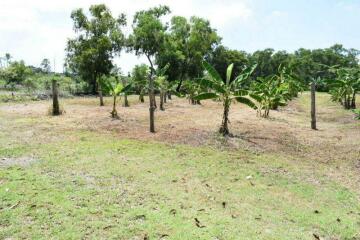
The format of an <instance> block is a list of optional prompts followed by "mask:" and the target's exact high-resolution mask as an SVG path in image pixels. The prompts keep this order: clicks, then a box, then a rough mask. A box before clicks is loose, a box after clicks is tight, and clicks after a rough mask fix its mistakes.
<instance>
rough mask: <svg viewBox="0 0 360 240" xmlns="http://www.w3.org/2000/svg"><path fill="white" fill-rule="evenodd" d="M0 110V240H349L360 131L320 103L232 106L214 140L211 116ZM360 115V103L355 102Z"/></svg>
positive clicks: (74, 107)
mask: <svg viewBox="0 0 360 240" xmlns="http://www.w3.org/2000/svg"><path fill="white" fill-rule="evenodd" d="M107 100H108V101H107V103H108V104H107V105H108V106H106V107H98V106H97V105H98V99H96V98H74V99H67V100H64V101H63V106H64V109H65V111H66V114H64V115H62V116H60V117H51V116H48V115H47V112H48V108H49V106H50V103H49V102H47V101H39V102H26V103H16V104H15V103H6V104H5V103H3V104H1V105H0V199H1V201H0V238H4V239H6V238H9V239H17V238H33V239H49V238H60V239H69V238H70V239H71V238H73V239H78V238H84V239H94V238H97V239H109V238H110V239H111V238H113V239H179V240H180V239H316V237H320V238H321V239H360V121H356V120H355V119H354V118H353V114H352V113H351V112H349V111H345V110H343V109H341V107H340V106H338V105H337V104H334V103H332V102H330V99H329V96H328V95H327V94H318V99H317V100H318V121H319V123H318V126H319V131H311V130H310V127H309V125H310V124H309V101H308V100H309V95H308V94H307V93H304V94H302V95H301V96H300V97H299V98H298V99H296V100H295V101H293V102H291V103H290V105H289V106H287V107H286V108H283V109H281V110H280V111H274V112H271V113H270V114H271V118H270V119H260V118H258V117H256V113H255V112H254V111H253V110H250V109H248V108H246V107H243V106H242V105H240V104H235V105H233V107H232V109H231V113H230V121H231V125H230V129H231V131H232V133H233V134H234V135H235V137H233V138H223V137H221V136H219V135H218V134H216V131H217V128H218V125H219V124H220V122H221V113H222V106H221V103H217V102H213V101H206V102H204V103H203V104H202V105H201V106H192V105H189V104H188V102H187V101H186V100H184V99H174V100H172V101H169V102H168V103H167V105H166V108H167V109H166V111H165V112H160V111H157V114H156V127H157V133H156V134H155V135H154V134H150V133H148V104H146V103H145V104H141V103H138V101H137V98H136V97H135V96H134V97H132V98H131V101H130V103H131V107H130V108H123V107H121V106H119V107H118V112H119V115H120V118H121V119H120V120H112V119H111V118H110V117H109V116H110V114H109V112H110V111H111V106H110V99H107ZM359 104H360V103H359Z"/></svg>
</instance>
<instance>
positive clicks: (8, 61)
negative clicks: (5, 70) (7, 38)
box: [4, 53, 12, 67]
mask: <svg viewBox="0 0 360 240" xmlns="http://www.w3.org/2000/svg"><path fill="white" fill-rule="evenodd" d="M4 59H5V62H6V67H9V66H10V64H11V59H12V56H11V55H10V53H6V54H5V57H4Z"/></svg>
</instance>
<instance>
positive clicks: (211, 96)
mask: <svg viewBox="0 0 360 240" xmlns="http://www.w3.org/2000/svg"><path fill="white" fill-rule="evenodd" d="M216 98H220V96H219V95H218V94H216V93H202V94H199V95H197V96H195V97H194V100H198V101H201V100H207V99H216Z"/></svg>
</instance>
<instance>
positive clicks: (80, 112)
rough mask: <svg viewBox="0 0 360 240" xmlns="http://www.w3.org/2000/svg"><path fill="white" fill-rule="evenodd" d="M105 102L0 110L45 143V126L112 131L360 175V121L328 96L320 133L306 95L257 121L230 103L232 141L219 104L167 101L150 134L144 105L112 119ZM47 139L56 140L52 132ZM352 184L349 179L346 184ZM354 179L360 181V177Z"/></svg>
mask: <svg viewBox="0 0 360 240" xmlns="http://www.w3.org/2000/svg"><path fill="white" fill-rule="evenodd" d="M106 100H107V102H106V106H105V107H99V106H98V99H96V98H74V99H67V100H63V102H62V103H63V106H64V109H65V111H66V113H65V114H64V115H62V116H60V117H51V116H48V115H47V112H48V109H49V106H50V103H49V102H47V101H41V102H34V103H26V104H12V105H2V106H0V112H3V113H5V114H6V115H9V116H13V117H14V119H16V117H17V116H19V115H21V116H22V117H23V118H25V119H27V120H26V121H28V125H29V130H28V131H29V135H30V136H32V134H37V135H38V136H39V135H41V137H43V138H44V141H47V140H48V139H47V137H49V136H48V135H49V134H47V133H46V131H48V129H49V128H53V129H56V131H58V132H59V133H61V132H63V131H71V130H90V131H99V132H107V131H108V132H115V134H116V135H117V136H118V137H119V138H130V139H141V140H145V141H146V140H149V141H150V140H151V141H153V140H155V141H160V142H165V143H170V144H172V143H180V144H187V145H191V146H202V145H207V146H212V147H216V148H222V149H229V150H230V149H245V150H249V151H252V152H257V153H266V154H267V153H270V154H284V155H286V156H289V157H294V158H297V159H301V160H302V161H310V162H311V161H316V162H317V163H319V162H320V163H333V166H334V173H333V174H335V175H336V174H337V168H340V167H341V168H343V167H349V168H351V169H355V170H356V169H357V170H356V171H357V172H358V173H360V122H359V121H357V120H355V119H354V116H353V114H352V113H351V112H349V111H345V110H343V109H342V108H341V106H338V105H337V104H335V103H332V102H331V101H330V98H329V96H328V95H327V94H318V99H317V102H318V128H319V130H318V131H313V130H311V129H310V119H309V95H308V94H307V93H304V94H303V95H302V96H300V97H299V98H298V99H296V100H294V101H292V102H291V103H290V104H289V105H288V106H287V107H285V108H282V109H280V110H279V111H272V112H271V113H270V118H269V119H263V118H259V117H257V116H256V112H255V111H254V110H252V109H249V108H247V107H245V106H243V105H241V104H233V105H232V108H231V112H230V121H231V124H230V131H231V132H232V133H233V135H234V137H231V138H223V137H221V136H220V135H218V134H217V129H218V128H219V124H220V123H221V117H222V105H221V103H219V102H214V101H204V102H203V103H202V105H190V104H189V103H188V101H187V100H186V99H174V100H171V101H168V103H166V110H165V111H159V110H158V111H157V112H156V130H157V132H156V134H151V133H149V131H148V127H149V126H148V115H149V114H148V103H140V102H138V100H137V98H136V97H135V96H133V97H131V98H130V100H131V101H130V103H131V106H130V107H128V108H125V107H122V106H121V105H120V104H119V106H118V113H119V115H120V119H119V120H114V119H112V118H111V117H110V111H111V100H110V99H106ZM17 121H18V119H17ZM34 123H35V124H34ZM51 137H56V136H54V134H53V135H51ZM344 163H346V164H344ZM358 175H360V174H358ZM343 177H344V178H347V176H343ZM355 177H356V174H355ZM353 180H354V179H350V178H349V179H347V181H349V182H351V181H353ZM356 180H357V181H359V182H360V177H356Z"/></svg>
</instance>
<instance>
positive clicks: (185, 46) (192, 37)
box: [156, 16, 221, 84]
mask: <svg viewBox="0 0 360 240" xmlns="http://www.w3.org/2000/svg"><path fill="white" fill-rule="evenodd" d="M220 41H221V38H220V37H219V36H218V35H217V33H216V30H215V29H213V28H212V27H211V26H210V22H209V21H208V20H206V19H203V18H199V17H191V18H190V21H188V20H187V19H186V18H185V17H181V16H174V17H172V19H171V23H170V29H169V31H168V32H167V34H166V38H165V44H164V47H163V48H162V49H161V52H160V54H158V56H157V58H156V63H157V64H158V65H159V67H160V68H163V67H165V66H166V65H167V64H169V68H168V70H167V75H168V77H169V80H170V81H171V80H180V84H181V82H182V81H183V80H184V79H188V78H190V79H192V78H195V77H200V76H202V74H203V68H202V61H203V60H204V58H206V57H207V56H209V55H210V54H211V52H212V51H213V50H214V49H215V47H216V46H217V45H218V44H219V43H220Z"/></svg>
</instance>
